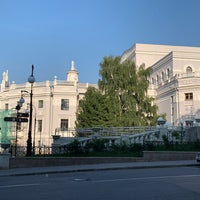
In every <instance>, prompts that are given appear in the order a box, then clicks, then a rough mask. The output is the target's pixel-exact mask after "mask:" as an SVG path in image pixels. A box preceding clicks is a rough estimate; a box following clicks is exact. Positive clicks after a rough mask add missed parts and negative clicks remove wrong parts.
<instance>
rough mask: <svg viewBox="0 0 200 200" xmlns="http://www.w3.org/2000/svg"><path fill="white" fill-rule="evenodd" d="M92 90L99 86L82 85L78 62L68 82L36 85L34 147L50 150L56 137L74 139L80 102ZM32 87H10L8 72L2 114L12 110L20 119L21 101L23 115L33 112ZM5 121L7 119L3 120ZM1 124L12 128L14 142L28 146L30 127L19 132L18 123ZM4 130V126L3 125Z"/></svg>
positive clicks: (0, 97) (1, 88)
mask: <svg viewBox="0 0 200 200" xmlns="http://www.w3.org/2000/svg"><path fill="white" fill-rule="evenodd" d="M89 86H94V87H96V85H93V84H88V83H79V82H78V71H77V70H76V69H75V66H74V61H72V64H71V68H70V69H69V71H68V72H67V74H66V80H57V77H56V76H55V77H54V80H53V81H45V82H35V83H34V84H33V98H32V99H33V101H32V105H33V112H32V113H33V114H32V116H33V117H32V143H33V145H35V146H44V145H46V146H50V145H51V143H52V135H54V134H59V135H61V136H62V135H63V136H65V137H66V136H68V137H71V136H73V131H74V128H75V121H76V113H77V108H78V102H79V100H80V99H81V98H82V97H83V96H84V94H85V92H86V90H87V88H88V87H89ZM30 91H31V84H30V83H29V82H27V83H24V84H15V82H12V83H10V82H9V77H8V71H6V72H4V73H3V79H2V81H1V85H0V110H1V111H4V110H11V111H12V116H16V112H17V111H16V105H17V103H18V101H19V99H20V98H21V97H23V98H24V100H25V102H24V103H23V105H22V107H21V108H20V110H19V112H22V113H26V112H29V110H30V108H29V105H30ZM3 117H4V116H3ZM1 123H9V124H11V130H10V131H11V135H12V142H13V143H15V142H16V134H17V143H18V144H19V145H22V146H26V141H27V136H28V125H29V124H28V123H20V127H18V128H17V129H16V126H17V123H16V122H4V121H3V119H1ZM1 126H2V124H1Z"/></svg>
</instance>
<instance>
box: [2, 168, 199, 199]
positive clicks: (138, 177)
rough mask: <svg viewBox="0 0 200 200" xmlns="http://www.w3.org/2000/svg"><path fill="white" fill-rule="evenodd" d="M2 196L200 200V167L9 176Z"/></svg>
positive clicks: (4, 181) (20, 197)
mask: <svg viewBox="0 0 200 200" xmlns="http://www.w3.org/2000/svg"><path fill="white" fill-rule="evenodd" d="M0 199H1V200H7V199H8V200H11V199H20V200H35V199H39V200H43V199H48V200H57V199H58V200H68V199H69V200H79V199H80V200H138V199H139V200H173V199H175V200H199V199H200V167H171V168H148V169H126V170H107V171H91V172H76V173H75V172H74V173H60V174H59V173H58V174H45V175H31V176H7V177H1V178H0Z"/></svg>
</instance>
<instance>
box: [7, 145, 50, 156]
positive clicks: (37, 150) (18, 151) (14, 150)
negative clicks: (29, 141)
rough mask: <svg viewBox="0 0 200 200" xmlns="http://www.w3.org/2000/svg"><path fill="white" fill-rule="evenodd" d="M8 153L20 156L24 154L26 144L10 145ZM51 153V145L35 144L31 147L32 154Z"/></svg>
mask: <svg viewBox="0 0 200 200" xmlns="http://www.w3.org/2000/svg"><path fill="white" fill-rule="evenodd" d="M9 152H10V154H11V156H12V157H22V156H26V152H27V147H26V146H17V147H16V146H14V145H11V147H10V150H9ZM51 154H52V147H51V146H45V145H43V146H35V147H33V148H32V155H33V156H34V155H51Z"/></svg>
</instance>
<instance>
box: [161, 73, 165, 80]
mask: <svg viewBox="0 0 200 200" xmlns="http://www.w3.org/2000/svg"><path fill="white" fill-rule="evenodd" d="M161 77H162V81H165V73H164V72H162V75H161Z"/></svg>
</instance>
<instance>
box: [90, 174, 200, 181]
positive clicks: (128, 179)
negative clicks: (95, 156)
mask: <svg viewBox="0 0 200 200" xmlns="http://www.w3.org/2000/svg"><path fill="white" fill-rule="evenodd" d="M199 176H200V174H192V175H180V176H151V177H140V178H122V179H108V180H96V181H92V182H95V183H105V182H117V181H134V180H148V179H167V178H190V177H199Z"/></svg>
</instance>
